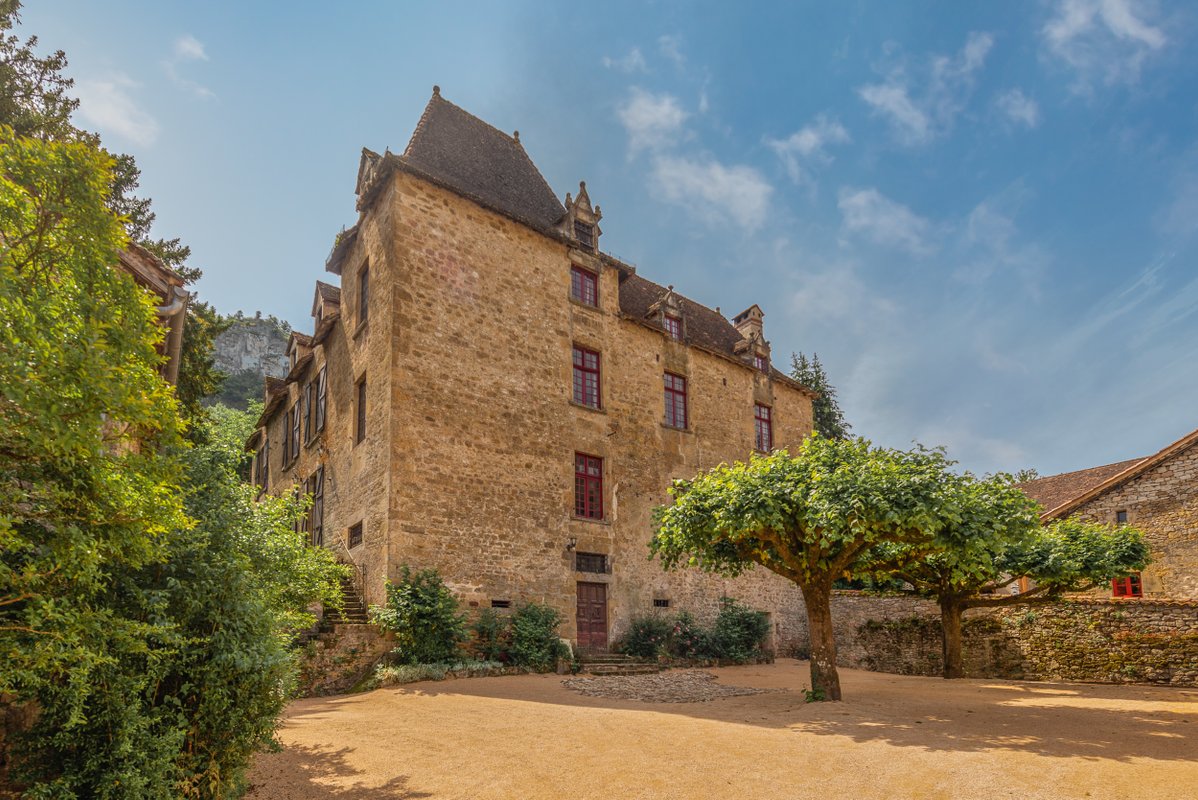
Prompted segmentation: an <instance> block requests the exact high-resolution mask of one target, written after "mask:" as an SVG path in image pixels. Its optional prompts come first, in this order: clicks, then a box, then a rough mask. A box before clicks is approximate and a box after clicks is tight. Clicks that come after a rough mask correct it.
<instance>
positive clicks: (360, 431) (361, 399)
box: [354, 375, 366, 444]
mask: <svg viewBox="0 0 1198 800" xmlns="http://www.w3.org/2000/svg"><path fill="white" fill-rule="evenodd" d="M365 438H366V376H365V375H363V376H362V380H360V381H358V414H357V419H356V421H355V423H354V443H355V444H357V443H358V442H360V441H362V440H363V439H365Z"/></svg>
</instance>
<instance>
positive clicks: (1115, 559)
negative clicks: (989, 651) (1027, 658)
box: [875, 477, 1148, 678]
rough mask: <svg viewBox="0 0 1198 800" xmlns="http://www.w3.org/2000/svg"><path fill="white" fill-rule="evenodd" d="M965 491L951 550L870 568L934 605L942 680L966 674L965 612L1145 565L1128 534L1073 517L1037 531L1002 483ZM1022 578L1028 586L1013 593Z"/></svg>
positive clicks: (1017, 496) (1143, 552) (1025, 501)
mask: <svg viewBox="0 0 1198 800" xmlns="http://www.w3.org/2000/svg"><path fill="white" fill-rule="evenodd" d="M964 491H966V492H967V493H968V494H969V496H968V497H966V498H964V500H963V502H962V504H961V505H962V507H963V508H964V509H965V511H964V514H963V515H962V522H961V523H960V530H959V532H960V534H961V535H960V536H958V537H955V538H954V539H953V540H952V544H951V546H948V547H934V548H929V549H923V550H921V549H919V548H906V547H903V546H901V545H899V546H894V547H892V548H889V549H890V552H889V553H886V554H885V555H883V556H882V557H881V559H880V564H878V565H875V571H876V572H877V571H880V572H881V573H882V574H885V575H890V576H895V577H898V578H900V579H902V580H903V581H906V582H907V583H908V584H909V585H910V586H911V587H912V588H911V591H912V592H913V593H914V594H918V595H920V596H923V597H928V598H932V599H934V600H936V601H937V603H938V604H939V606H940V619H941V627H942V630H943V634H942V637H943V638H942V652H943V656H944V677H945V678H960V677H963V676H964V674H965V669H964V656H963V647H962V635H961V620H962V617H963V615H964V612H965V611H967V610H968V609H971V608H1003V607H1006V606H1014V605H1023V604H1029V603H1046V602H1052V601H1055V600H1059V599H1060V597H1061V596H1062V595H1063V594H1064V593H1066V592H1082V591H1087V590H1090V589H1093V588H1096V587H1098V586H1103V585H1108V584H1109V583H1110V581H1112V580H1113V579H1115V578H1119V577H1123V576H1125V575H1128V574H1130V573H1132V572H1136V571H1138V570H1141V569H1143V568H1144V566H1145V564H1147V561H1148V546H1147V544H1146V543H1145V541H1144V537H1143V534H1142V533H1141V532H1140V531H1138V530H1136V529H1134V528H1130V527H1127V526H1120V527H1113V526H1110V525H1105V524H1101V523H1094V522H1086V521H1084V520H1081V519H1077V518H1072V519H1067V520H1055V521H1053V522H1050V523H1048V524H1047V525H1043V526H1042V525H1040V523H1039V519H1038V516H1037V511H1038V510H1039V506H1038V505H1036V504H1035V502H1034V501H1032V500H1030V499H1029V498H1027V497H1026V496H1025V495H1023V492H1021V491H1019V490H1018V489H1016V488H1014V487H1012V486H1010V485H1009V483H1008V482H1007V481H1006V479H1005V477H1002V478H998V479H990V480H987V481H976V482H971V483H970V484H969V485H967V486H966V487H965V489H964ZM885 550H886V548H883V551H885ZM878 566H880V570H878V569H877V567H878ZM1024 577H1025V578H1029V579H1030V583H1029V584H1028V585H1027V588H1019V579H1020V578H1024ZM1012 588H1013V589H1014V591H1010V590H1011V589H1012Z"/></svg>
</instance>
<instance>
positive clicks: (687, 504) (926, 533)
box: [650, 436, 960, 700]
mask: <svg viewBox="0 0 1198 800" xmlns="http://www.w3.org/2000/svg"><path fill="white" fill-rule="evenodd" d="M949 463H950V462H949V461H948V460H947V459H946V458H945V457H944V454H943V453H942V452H940V451H938V450H925V449H922V448H916V449H915V450H912V451H909V452H904V451H900V450H890V449H886V448H876V447H872V446H871V445H870V443H869V442H868V441H865V440H864V439H844V440H834V439H825V438H823V437H820V436H812V437H810V438H808V439H807V440H806V441H805V442H803V444H802V446H801V447H800V449H799V452H798V454H797V455H794V456H791V455H790V454H788V453H787V452H785V451H778V452H776V453H773V454H772V455H769V456H754V457H753V458H752V459H751V460H750V461H749V462H748V463H747V464H745V463H740V462H737V463H735V464H732V465H731V466H729V465H727V464H721V465H720V466H718V467H716V468H714V469H712V470H709V471H707V472H705V473H702V474H700V475H699V476H698V477H696V478H695V479H694V480H690V481H675V483H674V486H673V487H672V488H671V490H670V493H671V495H673V497H674V503H673V504H672V505H670V506H665V507H662V508H659V509H658V511H657V525H658V527H657V532H656V534H655V535H654V538H653V540H652V542H651V543H650V550H651V552H652V553H653V554H654V555H657V556H660V557H661V559H662V565H663V567H665V568H666V569H673V568H678V567H687V566H690V567H699V568H701V569H703V570H706V571H710V572H720V573H724V574H729V575H736V574H739V573H741V572H744V571H745V570H747V569H749V568H750V567H751V566H752V565H760V566H762V567H765V568H766V569H768V570H771V571H772V572H776V573H777V574H779V575H782V576H783V577H785V578H787V579H789V580H792V581H794V582H795V583H796V584H797V585H798V587H799V589H800V590H801V591H802V593H803V599H804V601H805V603H806V606H807V620H808V628H809V630H810V634H811V684H812V690H813V691H815V692H817V693H821V694H822V696H823V697H825V698H826V699H829V700H839V699H840V678H839V676H838V674H837V671H836V642H835V640H834V637H833V633H832V609H831V598H832V584H833V582H834V581H835V580H836V579H837V578H840V577H843V576H845V575H848V574H851V573H852V572H853V571H854V568H855V567H856V565H857V562H858V560H859V559H860V558H861V557H862V556H863V555H864V554H865V553H867V552H868V551H869V550H870V549H871V548H874V547H876V546H878V545H879V544H881V543H883V542H897V543H905V544H908V545H912V546H915V545H922V544H926V543H928V542H930V541H932V540H934V539H935V538H936V537H937V536H938V535H940V534H941V533H942V532H949V533H951V532H952V531H953V530H955V526H956V525H957V523H958V522H959V517H958V511H957V509H956V507H955V500H956V499H957V497H958V494H959V493H958V492H956V491H955V486H956V484H957V482H959V480H960V478H959V477H958V476H956V475H954V474H952V473H951V472H949V469H948V467H949Z"/></svg>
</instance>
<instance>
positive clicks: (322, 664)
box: [297, 624, 395, 697]
mask: <svg viewBox="0 0 1198 800" xmlns="http://www.w3.org/2000/svg"><path fill="white" fill-rule="evenodd" d="M301 647H302V651H301V653H300V659H299V665H300V674H299V686H298V687H297V688H298V692H299V694H300V696H302V697H310V696H313V695H326V694H340V693H342V692H347V691H349V690H350V689H352V688H353V687H354V686H356V685H357V684H358V683H360V682H361V681H362V679H363V678H365V677H366V676H367V675H368V674H369V673H370V671H371V670H372V669H373V668H374V665H375V664H376V663H378V662H379V660H380V659H382V657H383V656H385V655H386V654H387V653H389V652H391V650H392V649H394V648H395V637H394V636H393V635H391V634H390V633H386V632H384V631H383V630H382V629H380V628H379V627H378V626H376V625H360V624H357V625H334V626H333V628H332V630H330V631H328V632H326V633H321V634H319V635H318V636H316V637H315V638H313V639H310V640H309V641H308V642H306V643H305V644H303V645H302V646H301Z"/></svg>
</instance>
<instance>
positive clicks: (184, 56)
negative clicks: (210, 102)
mask: <svg viewBox="0 0 1198 800" xmlns="http://www.w3.org/2000/svg"><path fill="white" fill-rule="evenodd" d="M207 60H208V53H207V52H205V51H204V45H203V43H202V42H201V41H200V40H199V39H197V38H195V37H194V36H192V35H191V34H190V33H185V34H183V35H182V36H180V37H179V38H178V39H176V40H175V47H174V51H173V53H172V55H171V57H170V58H169V59H168V60H166V61H164V62H163V63H162V67H163V69H164V70H166V74H167V77H169V78H170V79H171V82H172V83H174V84H175V85H176V86H178V87H179V88H180V89H186V90H187V91H189V92H191V93H193V94H195V95H196V96H197V97H203V98H205V99H207V98H210V97H215V96H216V95H215V94H213V92H212V90H211V89H209V88H208V87H207V86H203V85H201V84H199V83H196V82H195V81H193V80H191V79H189V78H185V77H183V76H182V75H181V74H180V73H179V66H180V65H181V64H183V63H185V62H188V61H207Z"/></svg>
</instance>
